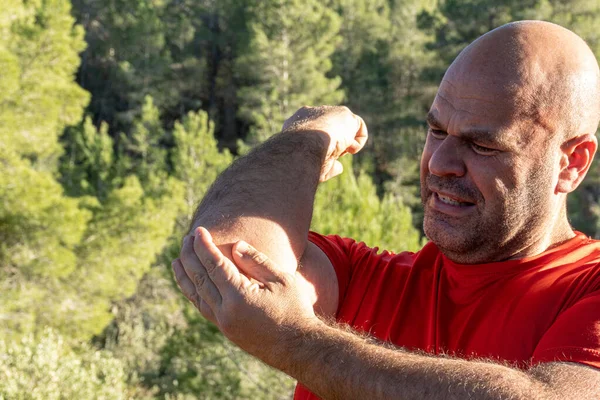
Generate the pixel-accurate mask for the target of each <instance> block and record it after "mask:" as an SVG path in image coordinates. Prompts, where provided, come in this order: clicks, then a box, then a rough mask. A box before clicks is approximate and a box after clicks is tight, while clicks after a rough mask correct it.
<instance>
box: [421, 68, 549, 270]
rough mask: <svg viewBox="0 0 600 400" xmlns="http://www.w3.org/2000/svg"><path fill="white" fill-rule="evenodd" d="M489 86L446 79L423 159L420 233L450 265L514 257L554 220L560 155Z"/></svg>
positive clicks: (512, 96)
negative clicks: (433, 244) (422, 233)
mask: <svg viewBox="0 0 600 400" xmlns="http://www.w3.org/2000/svg"><path fill="white" fill-rule="evenodd" d="M516 96H517V93H515V92H510V91H509V90H507V89H505V86H498V85H496V86H495V85H493V84H490V83H489V79H483V78H482V79H478V78H477V77H473V76H469V77H464V76H457V75H453V74H452V73H447V76H446V77H445V78H444V80H443V81H442V83H441V85H440V88H439V91H438V94H437V96H436V98H435V100H434V102H433V105H432V106H431V109H430V112H429V117H428V123H429V129H428V133H427V140H426V144H425V148H424V150H423V155H422V159H421V200H422V202H423V207H424V211H425V215H424V221H423V225H424V230H425V234H426V235H427V236H428V237H429V238H430V239H431V240H432V241H433V242H434V243H436V245H437V246H438V247H439V248H440V250H441V251H442V252H443V253H444V254H445V255H446V256H447V257H449V258H450V259H452V260H453V261H455V262H459V263H464V264H474V263H484V262H493V261H499V260H503V259H508V258H512V257H515V256H518V255H519V254H520V253H521V252H523V251H524V250H525V249H526V248H527V247H528V246H531V245H532V243H533V242H535V241H536V240H538V239H539V236H540V235H543V231H544V228H545V226H546V224H547V223H549V222H550V220H551V219H552V218H553V216H554V215H555V214H556V212H555V209H556V206H557V202H556V199H555V197H556V196H554V194H555V193H554V188H555V186H556V180H557V174H558V173H557V165H558V159H557V158H556V156H557V154H558V153H557V152H555V151H553V150H554V147H553V146H552V144H551V143H547V140H546V138H547V135H546V133H545V132H544V131H543V127H541V126H539V124H537V123H536V122H535V121H533V120H532V118H531V117H529V116H527V115H524V114H523V113H522V112H520V109H522V107H518V106H517V104H522V102H519V101H518V100H519V99H517V98H516Z"/></svg>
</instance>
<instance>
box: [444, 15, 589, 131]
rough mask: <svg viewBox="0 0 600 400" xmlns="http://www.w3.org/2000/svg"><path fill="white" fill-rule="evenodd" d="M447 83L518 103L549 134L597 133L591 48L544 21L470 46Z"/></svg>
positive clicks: (507, 28)
mask: <svg viewBox="0 0 600 400" xmlns="http://www.w3.org/2000/svg"><path fill="white" fill-rule="evenodd" d="M444 80H448V81H450V82H469V84H471V85H474V86H475V87H476V88H477V90H486V91H487V90H490V91H491V92H493V93H495V94H496V96H500V97H504V98H505V99H506V100H510V101H512V102H513V103H514V106H515V108H516V110H515V111H517V112H519V113H521V114H522V115H527V116H530V117H531V119H532V120H534V121H535V122H536V123H537V124H538V125H540V126H542V127H543V128H544V129H545V131H546V132H547V134H548V135H551V136H553V137H554V136H556V137H558V138H560V139H569V138H570V137H573V136H577V135H581V134H586V133H588V134H589V133H594V132H595V131H596V129H597V126H598V122H599V120H600V71H599V69H598V62H597V61H596V58H595V56H594V54H593V53H592V51H591V50H590V48H589V47H588V46H587V44H586V43H585V42H584V41H583V40H582V39H581V38H580V37H579V36H577V35H576V34H574V33H573V32H571V31H569V30H567V29H565V28H563V27H561V26H558V25H555V24H552V23H549V22H542V21H522V22H514V23H510V24H507V25H503V26H501V27H499V28H497V29H494V30H493V31H491V32H489V33H487V34H485V35H483V36H482V37H480V38H479V39H477V40H476V41H474V42H473V43H472V44H471V45H469V46H468V47H467V48H466V49H465V50H464V51H463V52H462V53H461V54H460V55H459V56H458V57H457V59H456V60H455V61H454V63H453V64H452V65H451V66H450V68H449V69H448V72H447V73H446V76H445V77H444Z"/></svg>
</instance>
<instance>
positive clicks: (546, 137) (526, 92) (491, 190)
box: [173, 21, 600, 400]
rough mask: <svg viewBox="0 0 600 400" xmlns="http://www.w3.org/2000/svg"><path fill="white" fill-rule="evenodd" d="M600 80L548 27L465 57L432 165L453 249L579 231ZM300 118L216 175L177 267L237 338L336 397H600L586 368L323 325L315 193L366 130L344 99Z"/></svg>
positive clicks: (189, 292)
mask: <svg viewBox="0 0 600 400" xmlns="http://www.w3.org/2000/svg"><path fill="white" fill-rule="evenodd" d="M599 75H600V74H599V71H598V64H597V62H596V60H595V57H594V55H593V54H592V52H591V51H590V50H589V48H588V47H587V46H586V45H585V43H584V42H583V41H582V40H581V39H580V38H579V37H577V36H576V35H574V34H573V33H571V32H570V31H568V30H566V29H563V28H561V27H559V26H556V25H553V24H549V23H539V22H531V21H529V22H525V23H516V24H509V25H506V26H504V27H501V28H498V29H496V30H494V31H492V32H490V33H488V34H486V35H484V36H483V37H481V38H480V39H478V40H477V41H476V42H474V43H473V44H472V45H471V46H469V47H468V48H467V49H466V50H465V51H463V53H462V54H461V55H460V56H459V57H458V58H457V60H456V61H455V62H454V63H453V65H452V66H451V67H450V69H449V70H448V72H447V73H446V75H445V77H444V80H443V81H442V83H441V85H440V88H439V92H438V94H437V96H436V98H435V101H434V102H433V105H432V106H431V110H430V112H429V116H428V121H429V130H428V133H427V142H426V145H425V149H424V151H423V156H422V162H421V184H422V193H421V194H422V200H423V203H424V208H425V219H424V227H425V232H426V234H427V235H428V236H429V238H430V239H431V240H432V241H433V242H434V243H435V244H436V245H437V246H438V247H439V248H440V249H441V250H442V252H443V253H444V255H445V256H447V257H449V258H450V259H452V260H454V261H455V262H459V263H487V262H493V261H498V260H504V259H510V258H522V257H527V256H531V255H536V254H540V253H542V252H543V251H545V250H546V249H548V248H550V247H552V246H555V245H557V244H559V243H561V242H564V241H565V240H568V239H569V238H571V237H573V235H574V233H573V230H572V229H571V227H570V226H569V223H568V220H567V215H566V206H565V204H566V196H567V194H568V193H570V192H572V191H573V190H574V189H575V188H577V186H578V185H579V184H580V183H581V181H582V180H583V178H584V177H585V175H586V173H587V171H588V170H589V168H590V164H591V161H592V159H593V156H594V153H595V152H596V149H597V140H596V138H595V135H594V133H595V131H596V128H597V126H598V121H599V119H600V84H599ZM288 122H289V123H286V127H285V129H284V132H283V133H281V134H279V135H275V137H274V138H273V139H272V140H270V141H268V142H267V143H265V144H263V145H261V146H258V147H257V149H255V150H254V151H253V152H252V153H250V154H249V155H247V156H245V157H242V158H240V159H239V160H238V162H237V163H235V164H234V165H233V166H231V167H230V168H228V169H227V170H226V171H225V172H224V173H223V174H222V175H221V177H220V178H219V179H218V180H217V181H216V182H215V184H214V185H213V186H212V188H211V189H210V190H209V192H208V193H207V195H206V197H205V199H204V200H203V203H202V204H201V205H200V206H199V207H198V211H197V213H196V215H195V218H194V222H193V224H192V227H191V232H190V233H191V234H190V235H188V236H187V237H186V238H185V240H184V244H183V248H182V252H181V255H180V258H179V259H176V260H175V261H174V262H173V269H174V272H175V277H176V279H177V282H178V284H179V286H180V288H181V290H182V292H183V293H184V294H185V296H186V297H187V298H188V299H189V300H190V301H192V302H193V303H194V304H195V305H196V307H197V308H198V310H200V312H201V313H202V315H204V316H205V317H206V318H207V319H209V320H211V321H213V322H214V323H215V324H216V325H217V326H218V327H219V329H220V330H221V332H223V334H224V335H225V336H226V337H228V338H229V339H230V340H231V341H233V342H234V343H236V344H237V345H238V346H239V347H241V348H242V349H244V350H246V351H247V352H249V353H250V354H252V355H254V356H256V357H258V358H260V359H261V360H263V361H264V362H266V363H267V364H269V365H271V366H273V367H275V368H278V369H280V370H282V371H284V372H286V373H287V374H289V375H290V376H293V377H294V378H296V379H298V380H299V381H300V382H302V383H303V384H304V385H305V386H306V387H308V389H310V390H311V391H312V392H313V393H315V394H317V395H319V396H320V397H321V398H324V399H349V398H360V399H363V398H368V399H415V400H438V399H440V398H452V399H473V398H477V399H507V398H510V399H527V400H531V399H534V400H565V399H583V398H586V399H587V398H600V388H599V387H598V384H597V383H598V382H599V381H600V372H599V371H598V370H597V369H595V368H591V367H588V366H585V365H582V364H578V363H570V362H545V363H540V364H538V365H535V366H532V367H531V368H529V369H527V370H521V369H516V368H512V367H510V366H508V365H503V364H500V363H496V362H493V361H492V360H487V361H484V362H480V361H478V360H463V359H459V358H452V357H437V356H431V355H423V354H419V353H416V352H411V351H408V350H406V349H402V348H391V347H389V346H381V345H380V344H378V343H373V342H372V341H371V340H369V339H367V338H365V337H361V336H360V335H357V334H356V333H354V332H349V331H348V330H346V329H344V328H340V327H339V326H331V325H330V324H328V323H326V322H325V321H324V319H326V318H327V317H332V316H334V315H335V310H336V309H337V308H338V292H337V287H338V278H337V276H336V272H335V270H334V269H333V265H332V263H331V261H330V260H329V258H328V257H327V256H326V255H325V253H324V252H323V251H322V250H320V249H319V248H318V247H317V246H316V245H315V244H313V243H311V242H309V241H308V240H307V235H308V227H309V225H310V220H311V216H312V202H313V199H314V194H315V191H316V188H317V183H318V182H319V181H324V180H327V179H329V178H331V177H333V176H335V175H337V174H339V173H341V172H342V171H341V168H340V165H339V162H337V158H338V157H339V156H341V155H342V154H344V153H352V154H354V153H356V152H358V151H359V150H360V149H361V148H362V147H363V145H364V143H365V141H366V138H367V130H366V126H365V125H364V123H363V121H362V120H361V119H360V118H359V117H357V116H355V115H354V114H352V113H351V112H350V110H348V109H345V108H340V107H337V108H330V107H329V108H328V107H320V108H310V107H307V108H303V109H301V110H299V111H298V112H297V113H296V114H295V115H294V116H293V117H292V118H290V120H288ZM198 226H203V227H204V228H207V229H208V230H207V229H204V228H197V227H198ZM196 228H197V229H196ZM249 244H250V245H253V246H254V247H252V246H250V245H249ZM257 249H259V250H260V251H259V250H257ZM481 267H482V268H485V266H481ZM308 287H311V289H314V290H308V289H307V288H308ZM315 301H316V303H315ZM390 301H394V299H393V298H390Z"/></svg>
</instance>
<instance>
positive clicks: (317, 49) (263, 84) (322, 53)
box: [235, 0, 343, 143]
mask: <svg viewBox="0 0 600 400" xmlns="http://www.w3.org/2000/svg"><path fill="white" fill-rule="evenodd" d="M248 8H249V11H248V12H249V14H250V15H251V17H250V19H249V21H248V26H249V32H250V37H251V39H250V44H249V46H248V48H247V51H246V52H245V53H243V54H240V55H239V58H238V59H237V60H236V65H235V67H236V68H235V70H236V72H237V76H238V77H239V81H240V87H239V90H238V98H239V101H240V110H239V115H240V116H241V118H243V119H244V120H246V121H248V123H250V124H251V125H252V127H251V134H250V141H251V142H254V143H256V142H259V141H262V140H264V139H266V138H268V137H269V136H271V135H273V134H275V133H277V132H279V131H280V130H281V126H282V125H283V122H284V121H285V119H286V118H288V117H290V116H291V115H292V114H293V113H294V111H296V110H297V109H298V108H300V107H302V106H304V105H320V104H339V103H340V102H341V101H342V99H343V92H342V91H340V90H339V89H338V88H339V85H340V82H341V81H340V78H338V77H336V78H329V77H328V76H327V74H328V72H329V71H330V70H331V67H332V63H331V60H330V56H331V54H332V53H333V51H334V49H335V45H336V44H337V43H338V41H339V35H338V32H339V29H340V18H339V17H338V16H337V15H336V14H335V13H334V12H333V11H332V10H331V9H329V8H328V7H326V6H325V5H323V4H322V3H321V2H319V1H316V0H309V1H308V2H306V1H300V0H270V1H254V2H251V3H250V4H249V5H248Z"/></svg>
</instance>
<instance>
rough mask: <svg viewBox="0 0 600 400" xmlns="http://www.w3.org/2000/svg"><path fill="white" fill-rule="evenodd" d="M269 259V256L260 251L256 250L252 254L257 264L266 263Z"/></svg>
mask: <svg viewBox="0 0 600 400" xmlns="http://www.w3.org/2000/svg"><path fill="white" fill-rule="evenodd" d="M267 260H268V258H267V256H266V255H264V254H263V253H261V252H259V251H256V252H254V253H253V254H252V261H254V262H255V263H256V264H264V263H266V262H267Z"/></svg>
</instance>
